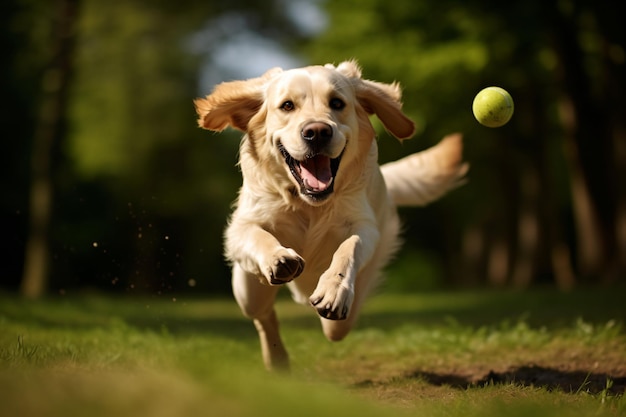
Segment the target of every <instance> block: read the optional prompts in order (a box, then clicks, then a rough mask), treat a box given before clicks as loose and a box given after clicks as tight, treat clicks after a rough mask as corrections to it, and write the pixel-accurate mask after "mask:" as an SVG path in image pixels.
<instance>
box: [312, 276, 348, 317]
mask: <svg viewBox="0 0 626 417" xmlns="http://www.w3.org/2000/svg"><path fill="white" fill-rule="evenodd" d="M353 300H354V288H352V285H349V284H347V283H346V280H345V276H344V275H343V274H335V275H334V276H330V277H328V276H327V274H324V275H322V277H321V278H320V281H319V284H318V285H317V288H316V289H315V291H314V292H313V295H311V297H310V298H309V301H310V302H311V305H312V306H313V307H315V309H316V310H317V313H318V314H319V315H320V316H321V317H324V318H326V319H329V320H345V319H346V318H348V313H349V312H350V307H351V306H352V301H353Z"/></svg>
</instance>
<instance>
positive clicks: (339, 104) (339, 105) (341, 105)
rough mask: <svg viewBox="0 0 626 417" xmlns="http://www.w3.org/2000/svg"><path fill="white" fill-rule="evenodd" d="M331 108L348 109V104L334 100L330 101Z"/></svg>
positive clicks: (340, 100) (338, 99)
mask: <svg viewBox="0 0 626 417" xmlns="http://www.w3.org/2000/svg"><path fill="white" fill-rule="evenodd" d="M329 105H330V108H331V109H334V110H341V109H343V108H344V107H346V103H344V101H343V100H342V99H340V98H333V99H331V100H330V103H329Z"/></svg>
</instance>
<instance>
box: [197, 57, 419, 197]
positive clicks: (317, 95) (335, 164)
mask: <svg viewBox="0 0 626 417" xmlns="http://www.w3.org/2000/svg"><path fill="white" fill-rule="evenodd" d="M195 104H196V110H197V112H198V114H199V116H200V119H199V124H200V126H201V127H204V128H206V129H211V130H222V129H224V128H225V127H227V126H229V125H230V126H233V127H235V128H237V129H240V130H242V131H245V132H246V133H248V140H249V141H250V146H252V154H254V157H255V158H258V159H259V167H260V166H266V165H267V164H268V163H269V164H270V165H272V169H271V170H272V174H271V175H282V176H284V177H287V178H289V181H290V182H291V184H293V185H295V186H296V188H297V190H298V192H299V195H300V196H301V198H302V199H303V200H304V201H306V202H307V203H309V204H311V205H319V204H322V203H324V202H325V201H326V200H327V199H328V198H329V197H330V196H331V195H332V194H333V192H334V190H335V188H336V184H335V183H336V182H337V181H338V179H337V178H339V179H340V180H341V181H350V178H353V176H354V175H357V176H358V175H360V174H359V173H358V168H356V171H357V172H354V171H355V167H354V165H355V162H358V161H359V160H362V159H364V156H365V155H367V152H368V150H369V148H370V147H371V141H372V140H373V139H374V129H373V128H372V125H371V124H370V122H369V117H368V116H369V114H374V113H375V114H377V115H378V117H379V118H380V119H381V121H382V122H383V124H384V125H385V127H386V128H387V129H388V130H389V131H390V132H391V133H392V134H394V135H395V136H396V137H398V138H406V137H409V136H411V135H412V134H413V130H414V127H413V123H412V122H411V121H410V120H409V119H408V118H407V117H406V116H405V115H404V114H403V113H402V111H401V104H400V90H399V87H398V86H397V85H396V84H382V83H376V82H373V81H367V80H363V79H361V72H360V69H359V68H358V66H357V65H356V64H355V63H354V62H352V61H349V62H344V63H342V64H340V65H339V66H338V67H335V66H332V65H326V66H312V67H305V68H300V69H294V70H289V71H282V70H280V69H274V70H270V71H268V72H267V73H266V74H265V75H263V76H262V77H259V78H255V79H252V80H247V81H235V82H230V83H223V84H220V85H219V86H218V87H217V88H216V89H215V91H214V92H213V94H211V95H210V96H208V97H207V98H206V99H198V100H196V101H195ZM279 166H280V168H279ZM276 168H278V169H276ZM346 170H351V171H352V172H351V174H352V176H351V175H348V174H349V172H345V171H346Z"/></svg>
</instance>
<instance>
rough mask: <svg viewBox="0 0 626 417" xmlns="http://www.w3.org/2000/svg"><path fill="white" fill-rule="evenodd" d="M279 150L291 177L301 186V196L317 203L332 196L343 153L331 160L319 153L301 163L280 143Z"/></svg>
mask: <svg viewBox="0 0 626 417" xmlns="http://www.w3.org/2000/svg"><path fill="white" fill-rule="evenodd" d="M278 149H279V150H280V153H281V154H282V155H283V158H284V159H285V163H286V164H287V166H288V167H289V171H291V175H293V177H294V178H295V179H296V181H297V182H298V185H299V186H300V194H303V195H305V196H307V197H308V198H310V199H311V200H314V201H316V202H319V201H323V200H325V199H326V198H327V197H328V196H330V194H332V192H333V190H334V186H335V176H336V175H337V170H338V169H339V162H341V156H342V155H343V152H342V153H341V155H339V156H338V157H337V158H330V157H329V156H327V155H324V154H319V153H318V154H311V155H307V156H306V158H305V159H304V160H303V161H299V160H297V159H295V158H294V157H292V156H291V155H290V154H289V152H287V149H285V147H284V146H283V145H282V143H280V142H279V143H278Z"/></svg>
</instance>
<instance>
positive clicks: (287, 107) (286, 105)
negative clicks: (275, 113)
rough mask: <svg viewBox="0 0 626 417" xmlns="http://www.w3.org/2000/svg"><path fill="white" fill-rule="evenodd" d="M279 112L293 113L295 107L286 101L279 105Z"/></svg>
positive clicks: (291, 102)
mask: <svg viewBox="0 0 626 417" xmlns="http://www.w3.org/2000/svg"><path fill="white" fill-rule="evenodd" d="M280 108H281V110H283V111H293V110H294V109H295V108H296V106H295V105H294V104H293V101H291V100H287V101H285V102H284V103H283V104H281V105H280Z"/></svg>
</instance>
